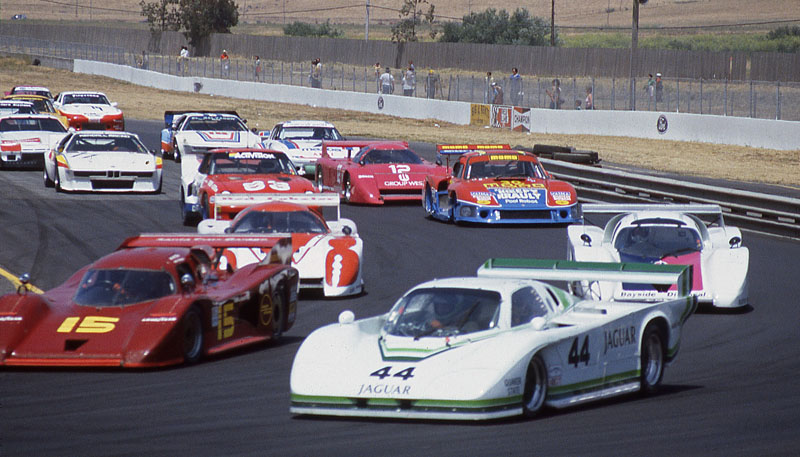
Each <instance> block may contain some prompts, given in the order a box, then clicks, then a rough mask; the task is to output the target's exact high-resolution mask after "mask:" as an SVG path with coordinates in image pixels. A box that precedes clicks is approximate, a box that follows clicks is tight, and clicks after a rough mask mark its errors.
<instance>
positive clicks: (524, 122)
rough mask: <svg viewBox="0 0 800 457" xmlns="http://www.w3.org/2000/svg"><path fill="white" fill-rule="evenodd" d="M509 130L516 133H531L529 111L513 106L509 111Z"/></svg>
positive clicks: (528, 109)
mask: <svg viewBox="0 0 800 457" xmlns="http://www.w3.org/2000/svg"><path fill="white" fill-rule="evenodd" d="M511 130H514V131H517V132H530V131H531V109H530V108H520V107H519V106H515V107H514V109H513V110H512V111H511Z"/></svg>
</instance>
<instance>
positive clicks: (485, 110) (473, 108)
mask: <svg viewBox="0 0 800 457" xmlns="http://www.w3.org/2000/svg"><path fill="white" fill-rule="evenodd" d="M489 107H490V105H483V104H480V103H472V104H470V110H469V125H477V126H481V127H482V126H484V125H489Z"/></svg>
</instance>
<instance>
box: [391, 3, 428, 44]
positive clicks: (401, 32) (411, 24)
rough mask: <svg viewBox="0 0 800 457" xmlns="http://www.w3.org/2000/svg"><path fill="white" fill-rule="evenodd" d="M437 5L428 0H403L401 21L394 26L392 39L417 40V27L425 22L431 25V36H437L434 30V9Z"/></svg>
mask: <svg viewBox="0 0 800 457" xmlns="http://www.w3.org/2000/svg"><path fill="white" fill-rule="evenodd" d="M435 9H436V6H435V5H434V4H432V3H430V2H429V1H428V0H403V6H402V7H400V21H399V22H398V23H397V24H395V25H393V26H392V41H393V42H395V43H406V42H409V41H417V29H418V27H420V26H421V25H422V24H423V23H427V24H428V26H429V27H430V35H431V38H435V37H436V31H435V30H433V19H434V14H433V12H434V10H435Z"/></svg>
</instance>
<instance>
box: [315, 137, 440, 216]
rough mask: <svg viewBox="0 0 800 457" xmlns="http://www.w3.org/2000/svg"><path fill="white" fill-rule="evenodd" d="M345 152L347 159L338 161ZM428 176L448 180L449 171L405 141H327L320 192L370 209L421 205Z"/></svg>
mask: <svg viewBox="0 0 800 457" xmlns="http://www.w3.org/2000/svg"><path fill="white" fill-rule="evenodd" d="M342 149H345V150H346V151H347V153H346V155H345V157H343V158H337V157H339V154H341V151H342ZM329 150H335V151H336V154H335V156H336V157H331V154H330V153H329ZM426 176H441V177H445V176H447V167H444V166H442V165H438V164H435V163H432V162H428V161H427V160H425V159H423V158H421V157H420V156H418V155H417V153H415V152H414V151H412V150H411V149H409V148H408V143H407V142H404V141H325V142H323V144H322V157H321V158H320V159H319V160H318V161H317V171H316V178H317V187H318V188H319V189H320V190H323V191H334V192H338V193H340V194H341V196H342V198H343V199H344V201H345V202H348V203H362V204H368V205H382V204H384V203H385V202H391V201H419V200H420V199H421V196H422V188H423V187H424V185H425V177H426Z"/></svg>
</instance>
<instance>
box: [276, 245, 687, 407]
mask: <svg viewBox="0 0 800 457" xmlns="http://www.w3.org/2000/svg"><path fill="white" fill-rule="evenodd" d="M690 276H691V267H688V266H678V265H655V266H654V265H646V264H600V263H588V264H586V263H581V262H570V261H565V260H561V261H554V260H530V259H490V260H489V261H487V262H486V263H485V264H484V265H483V266H482V267H481V268H480V269H479V270H478V277H477V278H476V277H467V278H449V279H438V280H434V281H429V282H426V283H423V284H420V285H418V286H416V287H414V288H412V289H411V290H410V291H408V292H406V294H405V295H404V296H403V297H401V298H400V300H398V301H397V303H395V305H394V307H392V309H391V310H390V311H389V313H387V314H384V315H381V316H376V317H370V318H366V319H362V320H354V315H353V313H352V312H351V311H344V312H342V313H341V314H340V316H339V322H338V323H335V324H330V325H328V326H325V327H322V328H320V329H317V330H315V331H314V332H312V333H311V335H309V336H308V337H307V338H306V339H305V340H304V341H303V343H302V344H301V346H300V349H299V350H298V351H297V354H296V356H295V359H294V363H293V365H292V371H291V378H290V385H291V406H290V411H291V412H292V413H294V414H319V415H330V416H372V417H393V418H412V419H445V420H480V419H496V418H500V417H506V416H514V415H526V416H535V415H536V414H537V413H539V411H540V410H541V409H542V408H543V407H546V406H549V407H554V408H563V407H567V406H572V405H577V404H580V403H584V402H587V401H591V400H598V399H602V398H607V397H611V396H615V395H621V394H625V393H630V392H635V391H640V392H642V393H644V394H649V393H652V392H653V391H655V390H657V389H658V387H659V385H660V383H661V379H662V376H663V373H664V367H665V366H666V365H667V364H668V363H670V362H672V361H673V360H674V359H675V356H676V354H677V352H678V348H679V346H680V340H681V332H682V328H683V324H684V322H685V321H686V319H687V318H688V317H689V316H690V315H691V314H692V313H693V311H694V310H695V307H696V298H695V297H694V296H692V295H691V294H689V283H690V282H691V279H690ZM534 278H539V279H545V280H559V281H584V280H585V281H598V280H600V281H630V282H637V283H646V284H659V285H669V284H678V285H679V289H680V291H681V292H685V295H683V296H681V297H680V298H676V299H674V300H669V301H663V302H657V301H651V302H626V301H617V300H610V299H605V300H595V299H589V298H587V297H580V296H575V295H572V294H570V293H568V292H566V291H564V290H561V289H559V288H556V287H554V286H552V285H549V284H547V283H543V282H539V281H536V280H534Z"/></svg>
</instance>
